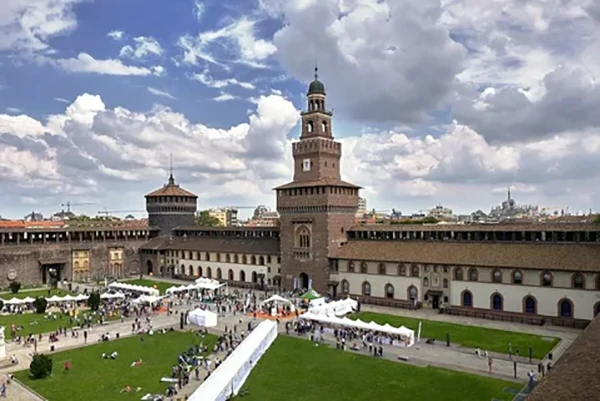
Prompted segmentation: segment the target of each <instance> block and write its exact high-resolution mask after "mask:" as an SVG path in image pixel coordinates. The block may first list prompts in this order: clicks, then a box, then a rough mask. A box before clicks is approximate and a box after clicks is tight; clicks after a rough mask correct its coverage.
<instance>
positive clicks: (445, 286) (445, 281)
mask: <svg viewBox="0 0 600 401" xmlns="http://www.w3.org/2000/svg"><path fill="white" fill-rule="evenodd" d="M443 285H444V288H448V279H447V278H445V279H444V281H443Z"/></svg>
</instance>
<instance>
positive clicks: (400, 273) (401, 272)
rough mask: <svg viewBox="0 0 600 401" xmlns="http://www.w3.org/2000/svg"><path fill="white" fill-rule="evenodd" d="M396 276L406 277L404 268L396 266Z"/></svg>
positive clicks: (400, 265) (401, 265)
mask: <svg viewBox="0 0 600 401" xmlns="http://www.w3.org/2000/svg"><path fill="white" fill-rule="evenodd" d="M398 275H399V276H406V266H404V265H403V264H399V265H398Z"/></svg>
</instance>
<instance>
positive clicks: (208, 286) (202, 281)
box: [167, 277, 226, 294]
mask: <svg viewBox="0 0 600 401" xmlns="http://www.w3.org/2000/svg"><path fill="white" fill-rule="evenodd" d="M224 285H226V284H225V283H219V282H218V281H217V280H212V279H209V278H204V277H200V278H199V279H197V280H196V282H195V283H194V284H189V285H180V286H174V287H170V288H167V294H172V293H175V292H186V291H194V290H196V291H198V290H216V289H218V288H221V287H223V286H224Z"/></svg>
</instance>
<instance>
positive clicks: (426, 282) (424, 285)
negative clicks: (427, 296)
mask: <svg viewBox="0 0 600 401" xmlns="http://www.w3.org/2000/svg"><path fill="white" fill-rule="evenodd" d="M423 287H429V279H428V278H427V277H424V278H423Z"/></svg>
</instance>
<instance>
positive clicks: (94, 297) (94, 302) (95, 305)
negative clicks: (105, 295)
mask: <svg viewBox="0 0 600 401" xmlns="http://www.w3.org/2000/svg"><path fill="white" fill-rule="evenodd" d="M88 306H89V307H90V309H91V310H93V311H97V310H98V309H99V308H100V294H99V293H97V292H96V291H94V292H92V293H91V294H90V297H89V298H88Z"/></svg>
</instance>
